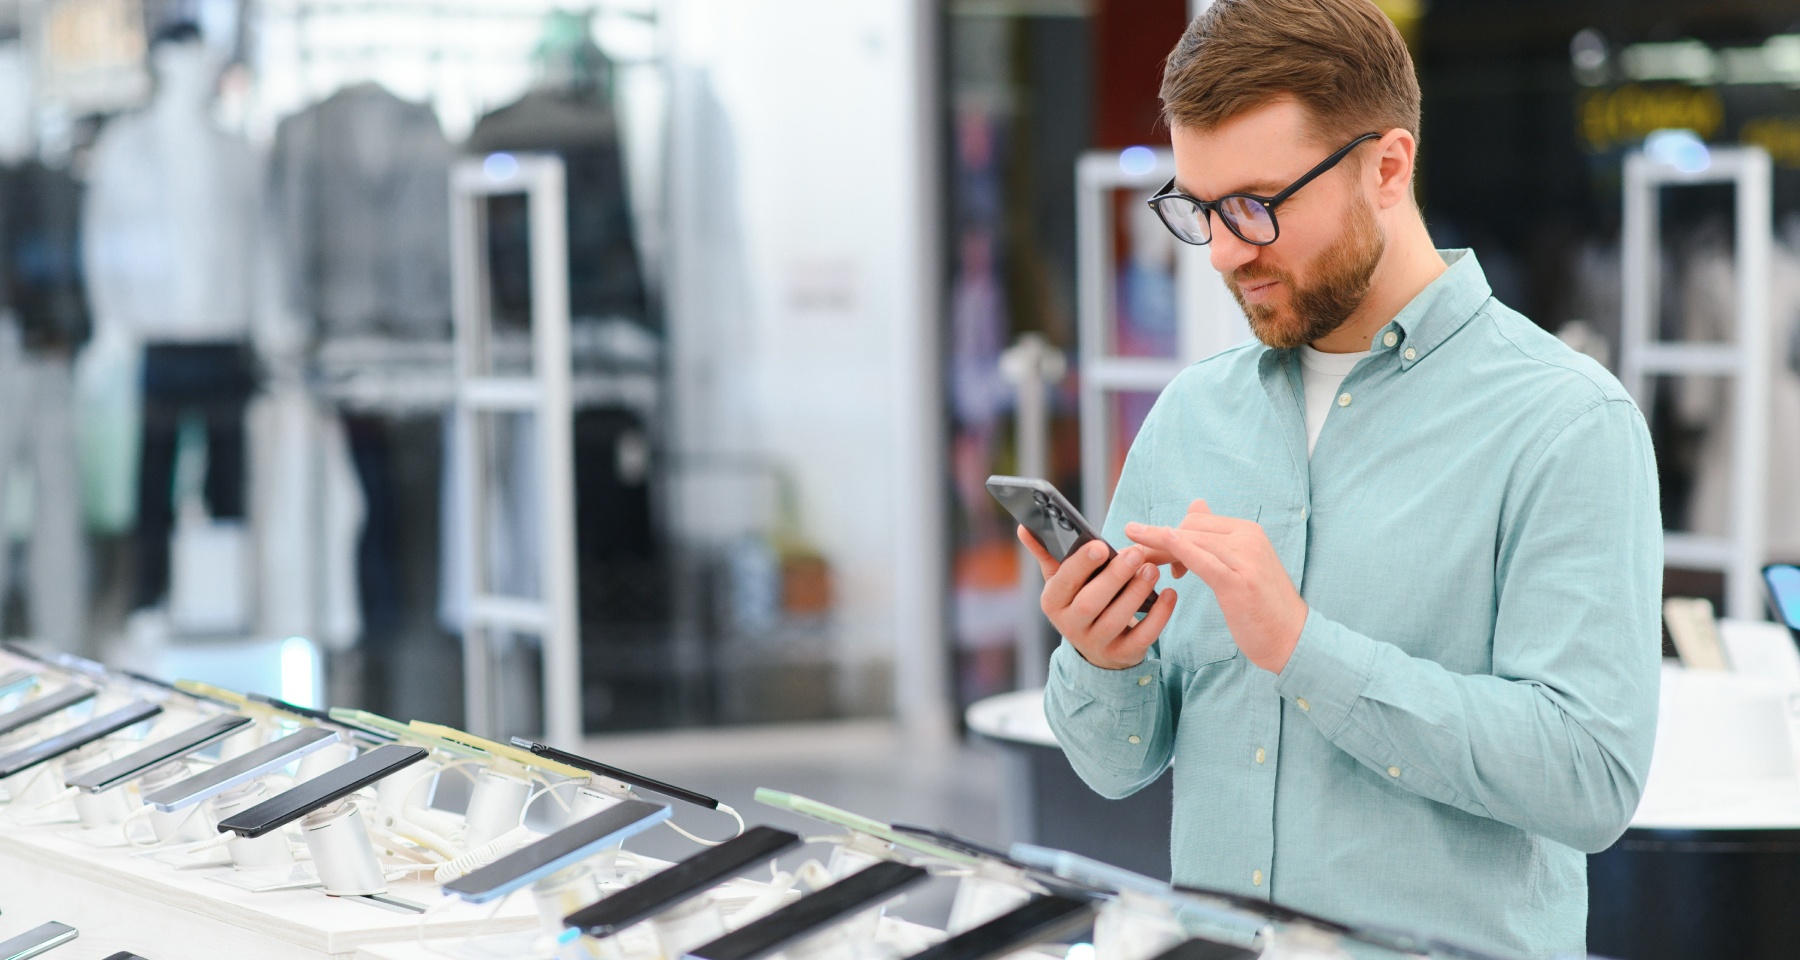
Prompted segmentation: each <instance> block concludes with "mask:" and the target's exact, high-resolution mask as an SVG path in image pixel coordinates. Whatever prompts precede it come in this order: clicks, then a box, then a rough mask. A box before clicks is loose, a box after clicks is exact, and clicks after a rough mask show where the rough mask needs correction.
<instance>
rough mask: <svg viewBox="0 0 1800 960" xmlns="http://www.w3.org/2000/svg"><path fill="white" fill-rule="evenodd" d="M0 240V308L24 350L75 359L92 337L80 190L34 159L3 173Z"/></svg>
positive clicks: (62, 174) (0, 178)
mask: <svg viewBox="0 0 1800 960" xmlns="http://www.w3.org/2000/svg"><path fill="white" fill-rule="evenodd" d="M0 236H3V237H4V247H3V249H4V251H5V253H4V262H3V263H0V303H4V304H5V305H6V306H8V307H11V308H12V311H13V314H14V316H15V317H16V318H17V320H18V323H19V333H20V335H21V337H22V338H23V343H24V347H25V349H26V351H27V352H35V351H40V350H53V351H57V352H60V353H62V354H64V355H68V354H71V353H73V352H74V351H75V350H76V349H78V348H79V347H80V346H81V345H82V344H83V343H85V342H87V338H88V332H89V321H88V304H87V292H86V290H85V289H84V284H83V280H82V275H81V185H80V184H78V183H76V182H75V178H74V177H72V176H70V175H69V173H68V171H66V170H56V169H52V168H50V167H46V166H44V165H43V164H41V163H38V162H36V161H28V162H26V163H22V164H19V165H18V166H13V167H4V168H0Z"/></svg>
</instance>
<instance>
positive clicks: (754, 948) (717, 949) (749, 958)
mask: <svg viewBox="0 0 1800 960" xmlns="http://www.w3.org/2000/svg"><path fill="white" fill-rule="evenodd" d="M923 879H925V868H924V867H915V866H911V865H909V864H904V863H895V862H894V861H892V860H883V861H881V862H880V863H877V864H874V865H872V866H868V867H864V868H863V869H862V870H860V871H858V872H856V873H853V874H851V875H850V876H848V877H845V878H844V879H842V880H839V881H838V882H836V883H834V884H832V885H831V886H829V887H826V888H825V889H823V890H819V891H816V892H813V893H809V894H807V895H806V896H804V897H801V898H800V899H798V900H796V901H794V902H793V903H790V904H788V905H787V906H785V907H781V908H779V909H777V910H776V911H775V912H774V913H771V914H769V915H767V916H765V917H762V918H760V919H757V920H752V921H750V922H749V923H748V924H746V925H744V926H742V927H739V928H738V929H736V930H733V931H732V932H730V933H728V934H726V935H724V936H722V937H720V938H719V939H717V940H714V941H713V942H711V943H709V944H706V945H705V946H702V947H696V948H694V949H693V950H690V951H688V956H690V957H699V958H701V960H757V958H758V957H765V956H768V955H769V954H771V953H774V952H775V951H777V950H780V949H781V948H783V947H785V946H787V945H788V944H790V943H793V942H794V941H796V940H799V939H800V938H802V937H804V936H806V935H807V934H810V933H812V932H814V931H816V930H819V929H820V928H822V927H825V926H827V925H829V924H830V923H831V922H832V921H834V920H837V919H839V918H841V917H844V916H846V915H848V914H853V913H856V912H858V911H860V910H862V909H864V908H865V907H873V906H876V905H877V904H879V903H881V902H882V901H884V900H887V899H888V898H890V897H892V896H894V895H895V894H897V893H899V892H900V891H902V890H904V889H906V888H907V887H910V886H912V885H913V884H915V883H918V882H919V881H920V880H923Z"/></svg>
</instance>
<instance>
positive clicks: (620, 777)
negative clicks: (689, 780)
mask: <svg viewBox="0 0 1800 960" xmlns="http://www.w3.org/2000/svg"><path fill="white" fill-rule="evenodd" d="M512 745H513V746H515V747H518V748H519V749H521V750H530V751H531V752H532V753H533V754H536V755H537V756H540V757H545V758H548V759H551V760H555V761H556V762H557V763H566V764H568V765H569V766H571V767H579V768H581V769H583V770H586V771H589V772H590V773H597V774H600V775H601V776H603V777H611V778H613V779H614V780H617V781H619V782H620V783H629V784H631V785H632V786H634V787H643V788H644V789H645V790H648V791H650V792H651V793H660V794H662V795H663V796H665V797H674V798H675V799H677V800H686V801H687V802H688V803H691V804H694V805H695V806H700V807H705V808H706V809H708V810H717V809H719V801H717V800H715V799H713V798H712V797H709V796H707V795H706V794H704V793H696V792H694V791H692V790H687V789H684V788H682V787H677V786H674V785H672V784H667V783H663V782H662V781H661V780H652V779H650V778H649V777H646V776H644V775H642V774H637V773H632V772H631V771H630V770H620V769H619V768H618V767H612V766H608V765H606V764H604V763H601V762H600V761H598V760H589V759H588V758H586V757H583V756H580V755H577V754H573V753H569V752H567V751H563V750H558V749H556V748H555V747H552V746H549V745H547V744H542V743H535V742H533V741H530V740H527V739H525V738H524V737H514V738H512Z"/></svg>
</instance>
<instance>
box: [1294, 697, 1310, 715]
mask: <svg viewBox="0 0 1800 960" xmlns="http://www.w3.org/2000/svg"><path fill="white" fill-rule="evenodd" d="M1294 703H1296V704H1298V705H1299V707H1300V709H1301V710H1304V711H1306V712H1307V713H1311V712H1312V704H1310V703H1307V702H1306V698H1305V697H1296V698H1294Z"/></svg>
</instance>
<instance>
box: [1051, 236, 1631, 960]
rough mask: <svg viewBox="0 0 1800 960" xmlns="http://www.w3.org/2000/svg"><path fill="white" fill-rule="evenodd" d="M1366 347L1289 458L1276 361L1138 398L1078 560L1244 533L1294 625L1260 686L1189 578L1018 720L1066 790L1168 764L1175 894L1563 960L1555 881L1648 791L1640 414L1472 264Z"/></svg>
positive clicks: (1205, 595)
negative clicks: (1205, 890) (1152, 637)
mask: <svg viewBox="0 0 1800 960" xmlns="http://www.w3.org/2000/svg"><path fill="white" fill-rule="evenodd" d="M1444 258H1445V260H1446V261H1448V262H1449V264H1450V266H1449V269H1448V270H1446V271H1445V272H1444V274H1443V275H1442V276H1440V277H1439V278H1438V279H1437V280H1436V281H1434V282H1433V283H1432V284H1431V285H1430V286H1428V287H1426V288H1425V290H1424V291H1423V292H1421V293H1420V294H1419V295H1418V297H1417V298H1415V299H1414V300H1413V301H1412V302H1411V303H1410V304H1408V305H1407V306H1406V308H1405V309H1404V310H1402V311H1401V312H1400V314H1399V315H1398V316H1396V317H1395V318H1394V320H1393V321H1392V322H1391V323H1389V324H1388V325H1387V326H1386V327H1383V328H1382V330H1381V331H1380V332H1378V333H1376V334H1375V337H1374V343H1373V346H1374V351H1373V353H1371V354H1370V355H1369V357H1368V358H1367V359H1365V360H1363V361H1362V362H1361V363H1359V364H1358V365H1357V366H1356V368H1355V369H1354V370H1352V371H1351V372H1350V374H1349V376H1348V377H1346V378H1345V380H1344V382H1343V384H1342V386H1341V387H1340V388H1339V390H1340V392H1339V394H1338V396H1337V399H1336V401H1335V402H1334V404H1333V406H1332V409H1331V413H1330V415H1329V416H1327V418H1326V420H1325V425H1324V428H1323V431H1322V432H1321V434H1320V436H1319V440H1318V446H1317V448H1316V449H1315V450H1314V451H1313V454H1312V456H1311V458H1310V460H1309V459H1308V457H1307V451H1306V423H1305V418H1304V413H1303V410H1302V400H1301V386H1300V374H1299V371H1298V369H1297V367H1298V364H1297V362H1296V357H1295V351H1291V350H1273V349H1269V348H1267V347H1265V346H1263V345H1262V344H1260V343H1255V342H1252V343H1247V344H1244V345H1241V346H1239V347H1236V348H1233V349H1231V350H1227V351H1225V352H1224V353H1221V354H1219V355H1217V356H1214V357H1212V358H1210V359H1207V360H1204V361H1201V362H1200V363H1196V364H1194V365H1193V366H1191V367H1189V368H1187V370H1185V371H1183V373H1182V374H1181V375H1180V376H1179V377H1177V378H1176V379H1175V381H1174V382H1173V383H1172V384H1170V385H1169V387H1168V388H1167V389H1166V390H1164V391H1163V394H1162V396H1161V397H1160V398H1159V399H1158V400H1157V402H1156V406H1155V408H1154V409H1153V410H1152V411H1151V413H1150V416H1149V418H1148V419H1147V420H1146V421H1145V422H1144V426H1143V429H1142V431H1141V432H1140V433H1139V434H1138V437H1137V440H1136V441H1135V442H1134V443H1133V444H1132V446H1131V452H1130V455H1129V456H1128V457H1127V458H1126V461H1125V468H1124V472H1123V474H1122V475H1121V477H1120V479H1119V485H1118V489H1117V492H1116V493H1115V494H1114V496H1113V502H1112V507H1111V509H1110V510H1109V511H1108V513H1107V516H1106V537H1107V539H1108V540H1110V541H1111V542H1112V543H1113V544H1114V545H1115V546H1117V547H1120V548H1123V547H1124V546H1125V545H1126V544H1127V543H1128V542H1129V541H1128V540H1127V538H1126V537H1125V536H1124V534H1123V529H1124V525H1125V523H1126V522H1127V521H1130V520H1139V521H1148V522H1150V523H1155V524H1162V525H1170V526H1172V525H1175V524H1178V523H1179V522H1180V521H1181V519H1182V517H1183V516H1184V515H1185V513H1186V511H1187V507H1188V503H1189V502H1190V501H1192V500H1194V499H1195V498H1205V499H1206V501H1207V502H1208V504H1209V505H1210V507H1211V509H1212V510H1213V512H1214V513H1219V514H1225V515H1228V516H1234V517H1242V518H1244V519H1248V520H1254V521H1256V522H1258V523H1260V524H1261V525H1262V527H1263V529H1264V530H1266V531H1267V532H1268V536H1269V539H1270V541H1271V542H1272V543H1273V544H1274V547H1275V550H1276V552H1277V553H1278V554H1279V555H1280V557H1281V561H1282V564H1283V565H1284V566H1285V567H1286V568H1287V572H1288V575H1289V576H1290V577H1291V578H1292V579H1293V581H1294V584H1295V585H1296V586H1297V587H1298V588H1299V590H1300V593H1301V595H1302V596H1303V597H1304V598H1305V599H1306V602H1307V604H1308V606H1309V608H1310V610H1311V613H1310V615H1309V616H1308V618H1307V620H1306V625H1305V628H1304V629H1303V630H1302V631H1301V634H1300V641H1299V645H1298V646H1297V647H1295V649H1294V652H1293V656H1292V658H1291V659H1289V661H1288V663H1287V666H1286V667H1285V668H1284V669H1283V670H1282V672H1281V674H1280V675H1279V676H1278V675H1276V674H1272V673H1269V672H1267V671H1265V670H1262V669H1260V668H1258V667H1256V666H1254V665H1252V664H1251V663H1250V661H1249V660H1247V659H1245V658H1244V656H1243V654H1241V653H1240V652H1239V651H1238V648H1237V646H1236V645H1235V644H1234V643H1233V642H1232V639H1231V635H1230V633H1229V632H1228V631H1227V630H1226V628H1225V624H1224V620H1223V617H1222V615H1221V613H1220V611H1219V607H1218V604H1217V603H1216V602H1215V601H1214V599H1213V597H1212V593H1211V591H1210V590H1208V589H1207V588H1206V585H1205V584H1204V583H1202V582H1201V581H1200V580H1199V578H1197V577H1195V576H1193V575H1192V574H1190V575H1188V576H1187V577H1185V578H1183V579H1181V580H1178V581H1177V580H1172V579H1170V577H1169V575H1168V571H1167V570H1166V569H1165V571H1164V576H1163V580H1162V582H1161V583H1160V584H1159V586H1160V587H1162V588H1168V587H1173V588H1174V589H1175V591H1176V593H1177V594H1179V596H1180V599H1179V600H1178V601H1177V605H1176V608H1175V615H1174V618H1173V619H1172V620H1171V621H1170V623H1169V625H1168V627H1167V628H1166V629H1165V630H1164V631H1163V634H1162V637H1161V639H1160V640H1159V641H1158V643H1157V644H1156V645H1155V646H1153V647H1152V648H1151V650H1150V654H1149V658H1148V659H1146V660H1145V661H1144V662H1143V663H1142V664H1140V665H1139V666H1137V667H1134V668H1132V669H1128V670H1117V671H1114V670H1103V669H1100V668H1097V667H1094V666H1092V665H1091V664H1089V663H1088V662H1087V661H1085V660H1083V659H1082V657H1081V655H1080V654H1079V653H1077V652H1076V651H1075V649H1074V648H1073V647H1071V646H1069V645H1068V643H1067V642H1064V643H1063V644H1062V645H1061V646H1060V647H1059V648H1058V649H1057V651H1056V653H1055V655H1054V657H1053V658H1052V661H1051V673H1050V681H1049V687H1048V690H1047V691H1046V694H1045V703H1044V705H1045V711H1046V713H1047V714H1048V716H1049V720H1050V725H1051V727H1052V728H1053V729H1054V730H1055V731H1056V734H1057V737H1058V738H1059V739H1060V740H1061V742H1062V744H1063V748H1064V749H1065V750H1066V751H1067V753H1068V756H1069V759H1070V761H1071V762H1072V763H1073V764H1074V766H1075V769H1076V770H1077V771H1078V772H1079V773H1080V774H1081V776H1082V778H1083V779H1084V780H1086V781H1087V782H1088V784H1089V785H1090V786H1092V787H1093V788H1094V789H1095V790H1097V791H1099V792H1100V793H1102V794H1104V795H1106V796H1109V797H1122V796H1125V795H1127V794H1130V793H1132V792H1134V791H1136V790H1138V789H1140V788H1142V787H1144V786H1145V785H1147V784H1149V783H1151V782H1152V781H1154V780H1155V779H1156V778H1157V777H1158V776H1159V775H1161V773H1162V772H1163V770H1164V769H1165V768H1168V767H1169V766H1170V765H1173V766H1174V771H1175V772H1174V777H1175V812H1174V824H1173V836H1172V844H1171V845H1172V850H1171V861H1172V864H1173V868H1174V879H1175V881H1176V882H1177V883H1182V884H1189V885H1195V886H1202V887H1211V888H1216V889H1224V890H1230V891H1234V892H1237V893H1242V894H1250V895H1253V896H1261V897H1267V898H1269V899H1272V900H1274V901H1276V902H1278V903H1283V904H1287V905H1291V906H1294V907H1297V908H1300V909H1304V910H1310V911H1315V912H1317V913H1321V914H1324V915H1325V916H1328V917H1334V918H1339V919H1344V920H1351V921H1359V922H1370V923H1380V924H1386V925H1390V926H1397V927H1404V928H1408V929H1411V930H1416V931H1421V932H1427V933H1433V934H1437V935H1439V936H1442V937H1445V938H1447V939H1452V940H1456V941H1459V942H1461V943H1464V944H1467V945H1469V946H1472V947H1477V948H1486V949H1488V950H1491V951H1494V952H1497V953H1500V954H1501V955H1503V956H1521V957H1546V956H1552V955H1557V954H1564V953H1577V952H1581V951H1583V949H1584V946H1585V941H1586V923H1587V863H1586V858H1585V856H1584V852H1593V851H1599V850H1603V849H1605V848H1606V847H1608V846H1609V845H1611V844H1612V842H1613V841H1614V840H1615V839H1617V838H1618V836H1619V835H1620V833H1622V832H1623V831H1624V829H1625V827H1626V825H1627V824H1628V823H1629V822H1630V820H1631V816H1632V813H1633V812H1634V811H1635V810H1636V808H1637V803H1638V796H1639V794H1640V793H1641V791H1642V789H1643V784H1644V777H1645V774H1646V773H1647V772H1648V770H1649V766H1650V751H1651V745H1652V742H1653V740H1654V737H1655V726H1656V699H1657V681H1658V671H1659V664H1660V659H1661V627H1660V599H1661V594H1662V522H1661V517H1660V515H1659V511H1658V504H1657V498H1658V493H1657V477H1656V464H1655V460H1654V458H1653V456H1652V454H1651V448H1650V437H1649V433H1648V431H1647V430H1646V429H1645V426H1644V420H1643V417H1642V416H1640V415H1639V413H1638V410H1637V407H1636V406H1635V405H1634V404H1633V403H1632V401H1631V398H1630V397H1629V396H1628V395H1627V394H1626V392H1625V391H1624V389H1623V388H1621V387H1620V385H1619V383H1618V381H1617V380H1615V379H1614V378H1613V377H1612V375H1611V374H1609V373H1607V372H1606V370H1605V369H1604V368H1602V367H1601V366H1600V365H1599V364H1597V363H1595V362H1594V361H1592V360H1590V359H1588V358H1586V357H1584V356H1581V355H1579V354H1577V353H1575V352H1574V351H1572V350H1570V349H1569V348H1567V347H1565V346H1564V345H1563V344H1562V343H1561V342H1560V341H1558V340H1557V339H1556V338H1555V337H1552V336H1551V335H1549V334H1547V333H1545V332H1544V331H1543V330H1541V329H1539V328H1538V327H1537V326H1536V325H1534V324H1533V323H1532V322H1531V321H1529V320H1527V319H1525V318H1524V317H1522V316H1520V315H1519V314H1518V313H1516V312H1514V311H1512V310H1510V309H1508V308H1507V307H1506V306H1504V305H1503V304H1501V303H1500V302H1499V301H1497V300H1495V299H1494V298H1493V295H1492V293H1491V292H1490V291H1489V289H1488V285H1487V280H1486V278H1485V277H1484V276H1483V275H1482V272H1481V267H1480V266H1479V265H1478V264H1477V263H1476V261H1475V257H1474V256H1473V255H1472V254H1470V253H1468V252H1466V251H1447V252H1445V253H1444Z"/></svg>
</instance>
